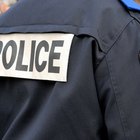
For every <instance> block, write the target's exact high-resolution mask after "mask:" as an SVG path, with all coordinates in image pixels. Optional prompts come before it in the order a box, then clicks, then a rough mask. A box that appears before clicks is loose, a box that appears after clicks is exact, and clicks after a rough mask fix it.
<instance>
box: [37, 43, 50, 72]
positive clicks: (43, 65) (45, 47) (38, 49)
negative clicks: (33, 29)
mask: <svg viewBox="0 0 140 140" xmlns="http://www.w3.org/2000/svg"><path fill="white" fill-rule="evenodd" d="M42 48H44V49H45V52H48V51H49V44H48V42H47V41H45V40H44V41H41V42H40V43H39V45H38V46H37V50H36V57H35V66H36V69H37V71H38V72H42V71H43V70H44V69H45V67H46V64H47V61H43V62H42V64H41V65H40V64H39V55H40V50H41V49H42Z"/></svg>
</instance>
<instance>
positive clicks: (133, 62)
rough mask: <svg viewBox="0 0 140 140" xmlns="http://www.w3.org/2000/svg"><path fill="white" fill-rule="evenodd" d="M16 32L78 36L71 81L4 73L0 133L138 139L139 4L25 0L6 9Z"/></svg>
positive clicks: (21, 138) (7, 24)
mask: <svg viewBox="0 0 140 140" xmlns="http://www.w3.org/2000/svg"><path fill="white" fill-rule="evenodd" d="M14 33H24V34H28V33H42V34H44V33H66V34H67V33H71V34H74V39H73V41H72V46H71V50H70V58H69V63H68V79H67V82H59V81H58V82H56V81H49V80H43V81H42V80H31V79H22V78H8V77H1V78H0V139H2V140H105V139H107V140H139V137H140V63H139V59H140V52H139V51H140V14H139V11H137V10H135V11H133V10H129V9H127V8H126V6H124V4H123V3H121V2H120V1H119V0H21V1H19V2H18V3H17V4H15V5H14V6H13V7H12V8H11V9H10V10H8V11H7V12H6V13H5V14H3V15H2V16H1V17H0V34H1V35H6V34H14ZM0 40H1V39H0ZM1 41H2V40H1Z"/></svg>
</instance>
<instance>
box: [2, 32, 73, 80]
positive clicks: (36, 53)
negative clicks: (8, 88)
mask: <svg viewBox="0 0 140 140" xmlns="http://www.w3.org/2000/svg"><path fill="white" fill-rule="evenodd" d="M73 37H74V35H73V34H64V33H42V34H41V33H39V34H33V33H32V34H1V35H0V76H2V77H17V78H27V79H38V80H53V81H62V82H66V81H67V71H68V60H69V54H70V48H71V44H72V39H73Z"/></svg>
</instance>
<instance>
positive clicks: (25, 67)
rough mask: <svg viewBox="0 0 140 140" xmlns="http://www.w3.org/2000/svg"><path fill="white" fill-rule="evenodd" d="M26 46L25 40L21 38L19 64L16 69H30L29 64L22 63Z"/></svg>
mask: <svg viewBox="0 0 140 140" xmlns="http://www.w3.org/2000/svg"><path fill="white" fill-rule="evenodd" d="M24 47H25V41H23V40H21V41H20V48H19V53H18V58H17V65H16V70H19V71H27V69H28V66H27V65H23V64H22V62H23V56H24Z"/></svg>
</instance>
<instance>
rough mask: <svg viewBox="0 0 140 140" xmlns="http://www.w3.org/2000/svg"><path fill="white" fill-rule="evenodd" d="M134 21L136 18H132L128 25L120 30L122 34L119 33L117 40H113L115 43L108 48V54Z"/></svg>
mask: <svg viewBox="0 0 140 140" xmlns="http://www.w3.org/2000/svg"><path fill="white" fill-rule="evenodd" d="M132 21H134V19H132V20H131V21H129V22H128V23H127V25H126V26H124V28H123V30H122V31H121V32H120V34H119V35H118V37H117V38H116V40H115V41H114V42H113V44H112V45H111V47H110V48H109V49H108V51H107V52H106V54H108V53H109V52H110V50H111V49H112V48H113V47H114V46H115V44H116V43H117V41H118V40H119V38H120V37H121V35H122V34H123V32H124V31H125V30H126V29H127V27H128V26H129V24H130V23H131V22H132Z"/></svg>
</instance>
